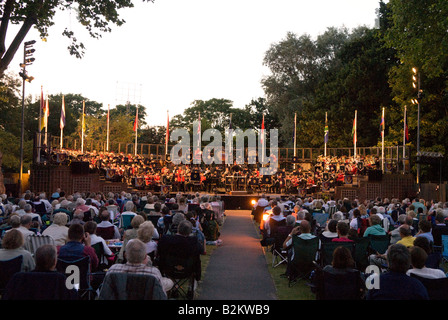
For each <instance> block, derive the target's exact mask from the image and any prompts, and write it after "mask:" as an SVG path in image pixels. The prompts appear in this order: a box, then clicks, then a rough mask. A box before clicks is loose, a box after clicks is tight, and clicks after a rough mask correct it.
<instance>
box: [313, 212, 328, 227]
mask: <svg viewBox="0 0 448 320" xmlns="http://www.w3.org/2000/svg"><path fill="white" fill-rule="evenodd" d="M329 216H330V214H328V213H315V214H313V219H314V220H316V225H317V227H318V228H319V229H324V228H325V226H326V225H327V221H328V218H329Z"/></svg>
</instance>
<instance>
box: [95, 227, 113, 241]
mask: <svg viewBox="0 0 448 320" xmlns="http://www.w3.org/2000/svg"><path fill="white" fill-rule="evenodd" d="M96 235H97V236H99V237H101V238H103V239H104V240H110V239H113V238H114V235H115V227H114V226H110V227H97V228H96Z"/></svg>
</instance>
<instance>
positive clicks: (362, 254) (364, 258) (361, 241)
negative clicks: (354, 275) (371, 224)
mask: <svg viewBox="0 0 448 320" xmlns="http://www.w3.org/2000/svg"><path fill="white" fill-rule="evenodd" d="M369 246H370V239H369V238H367V237H366V238H364V237H362V238H358V240H356V242H355V249H354V251H353V259H354V260H355V265H356V269H358V270H360V271H364V270H365V269H366V268H367V266H368V265H369V252H368V249H369Z"/></svg>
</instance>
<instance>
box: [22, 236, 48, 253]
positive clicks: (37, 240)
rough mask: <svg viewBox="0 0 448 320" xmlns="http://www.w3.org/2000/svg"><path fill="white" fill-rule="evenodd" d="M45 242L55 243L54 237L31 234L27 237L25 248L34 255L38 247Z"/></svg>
mask: <svg viewBox="0 0 448 320" xmlns="http://www.w3.org/2000/svg"><path fill="white" fill-rule="evenodd" d="M44 244H51V245H55V242H54V239H53V238H52V237H51V236H48V235H37V234H31V235H29V236H27V237H26V241H25V248H26V249H27V250H28V251H29V252H31V254H32V255H33V256H34V254H35V253H36V250H37V248H39V247H41V246H43V245H44Z"/></svg>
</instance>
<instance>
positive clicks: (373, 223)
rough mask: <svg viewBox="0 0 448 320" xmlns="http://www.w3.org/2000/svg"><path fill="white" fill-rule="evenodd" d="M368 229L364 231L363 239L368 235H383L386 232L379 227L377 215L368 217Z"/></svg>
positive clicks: (379, 219)
mask: <svg viewBox="0 0 448 320" xmlns="http://www.w3.org/2000/svg"><path fill="white" fill-rule="evenodd" d="M369 221H370V227H368V228H367V229H366V231H364V235H363V237H368V236H369V235H380V236H382V235H385V234H386V231H385V230H384V229H383V227H382V226H381V218H380V217H379V216H378V215H377V214H372V215H371V216H370V217H369Z"/></svg>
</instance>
